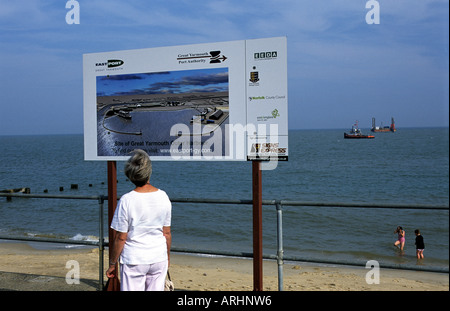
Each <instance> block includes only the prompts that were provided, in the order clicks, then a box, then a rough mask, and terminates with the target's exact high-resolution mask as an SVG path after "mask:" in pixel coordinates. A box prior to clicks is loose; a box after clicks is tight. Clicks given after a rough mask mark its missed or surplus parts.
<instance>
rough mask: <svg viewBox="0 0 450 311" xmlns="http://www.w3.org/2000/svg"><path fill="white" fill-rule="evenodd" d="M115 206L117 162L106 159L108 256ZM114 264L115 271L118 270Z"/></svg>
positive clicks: (112, 239)
mask: <svg viewBox="0 0 450 311" xmlns="http://www.w3.org/2000/svg"><path fill="white" fill-rule="evenodd" d="M116 206H117V163H116V161H108V238H109V242H108V243H109V247H108V248H109V257H108V258H111V255H112V249H113V248H112V245H113V244H112V243H113V241H114V232H113V230H112V229H111V222H112V219H113V216H114V211H115V210H116ZM117 265H118V264H116V271H118V269H117Z"/></svg>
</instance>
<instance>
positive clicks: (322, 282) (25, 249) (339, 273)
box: [0, 243, 449, 291]
mask: <svg viewBox="0 0 450 311" xmlns="http://www.w3.org/2000/svg"><path fill="white" fill-rule="evenodd" d="M70 260H75V261H77V262H78V264H79V267H80V279H87V280H94V281H98V279H99V270H98V267H99V256H98V249H76V248H75V249H73V248H72V249H57V250H41V249H35V248H33V247H31V246H29V245H28V244H26V243H0V272H15V273H22V274H33V275H41V276H53V277H66V274H67V273H68V272H70V269H71V266H69V268H66V263H67V262H68V261H70ZM104 260H105V268H106V267H107V262H108V251H107V250H106V251H105V258H104ZM283 271H284V282H283V284H284V286H283V287H284V290H285V291H448V290H449V275H448V274H446V273H443V274H442V273H434V272H423V271H407V270H394V269H381V270H380V282H379V284H367V282H366V274H367V273H368V272H369V269H365V268H364V267H361V268H358V267H341V266H339V267H334V266H333V267H330V266H323V265H314V264H310V263H308V264H303V263H296V264H289V263H285V265H284V268H283ZM170 274H171V276H172V280H173V282H174V284H175V288H176V290H186V291H252V290H253V268H252V260H251V259H240V258H225V257H206V256H205V257H204V256H193V255H186V254H179V253H173V254H171V266H170ZM105 281H106V277H105ZM92 283H94V282H92ZM2 285H3V286H2ZM72 286H74V287H75V290H76V286H77V285H76V284H74V285H72ZM263 286H264V290H265V291H276V290H278V276H277V264H276V262H275V261H264V279H263ZM0 288H5V286H4V284H2V278H1V275H0ZM92 290H94V291H95V290H97V288H95V287H92Z"/></svg>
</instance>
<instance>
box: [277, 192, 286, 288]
mask: <svg viewBox="0 0 450 311" xmlns="http://www.w3.org/2000/svg"><path fill="white" fill-rule="evenodd" d="M275 206H276V208H277V246H278V251H277V264H278V290H279V291H283V254H284V251H283V208H282V206H281V202H280V201H277V202H276V203H275Z"/></svg>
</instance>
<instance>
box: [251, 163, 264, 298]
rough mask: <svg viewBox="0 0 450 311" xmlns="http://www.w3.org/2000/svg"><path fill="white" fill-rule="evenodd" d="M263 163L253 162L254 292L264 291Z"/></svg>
mask: <svg viewBox="0 0 450 311" xmlns="http://www.w3.org/2000/svg"><path fill="white" fill-rule="evenodd" d="M261 173H262V171H261V161H258V160H254V161H252V180H253V290H254V291H262V290H263V243H262V174H261Z"/></svg>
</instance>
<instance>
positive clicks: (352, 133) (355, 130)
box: [344, 121, 375, 139]
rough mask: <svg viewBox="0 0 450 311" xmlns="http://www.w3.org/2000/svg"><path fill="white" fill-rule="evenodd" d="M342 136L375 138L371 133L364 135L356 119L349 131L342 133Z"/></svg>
mask: <svg viewBox="0 0 450 311" xmlns="http://www.w3.org/2000/svg"><path fill="white" fill-rule="evenodd" d="M344 138H353V139H361V138H375V136H373V135H364V134H363V133H361V130H360V129H359V127H358V121H356V123H355V124H353V125H352V129H351V131H350V132H349V133H344Z"/></svg>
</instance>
